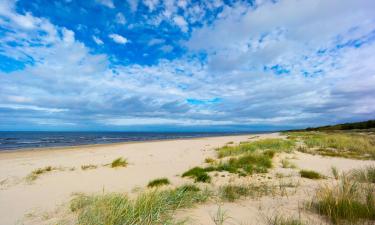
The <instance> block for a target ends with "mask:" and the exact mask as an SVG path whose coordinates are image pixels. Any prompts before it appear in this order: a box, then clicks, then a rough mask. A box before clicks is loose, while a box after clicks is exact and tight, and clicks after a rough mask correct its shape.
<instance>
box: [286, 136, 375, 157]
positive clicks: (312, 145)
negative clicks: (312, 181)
mask: <svg viewBox="0 0 375 225" xmlns="http://www.w3.org/2000/svg"><path fill="white" fill-rule="evenodd" d="M287 134H288V136H289V139H293V140H297V139H298V140H301V141H303V143H304V145H305V146H304V147H300V148H298V150H299V151H302V152H305V153H312V154H319V155H323V156H333V157H343V158H354V159H375V144H374V143H375V138H374V136H372V135H367V134H363V133H355V132H290V133H287Z"/></svg>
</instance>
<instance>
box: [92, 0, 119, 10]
mask: <svg viewBox="0 0 375 225" xmlns="http://www.w3.org/2000/svg"><path fill="white" fill-rule="evenodd" d="M96 2H97V3H99V4H102V5H104V6H106V7H108V8H111V9H114V8H115V5H114V4H113V1H112V0H96Z"/></svg>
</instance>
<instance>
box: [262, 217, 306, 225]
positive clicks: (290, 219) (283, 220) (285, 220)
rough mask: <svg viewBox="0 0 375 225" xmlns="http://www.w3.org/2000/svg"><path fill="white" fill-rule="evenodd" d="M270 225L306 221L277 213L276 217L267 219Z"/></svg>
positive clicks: (302, 223)
mask: <svg viewBox="0 0 375 225" xmlns="http://www.w3.org/2000/svg"><path fill="white" fill-rule="evenodd" d="M267 224H268V225H305V222H303V221H302V220H301V219H299V218H293V217H284V216H280V215H276V216H274V217H271V218H268V219H267Z"/></svg>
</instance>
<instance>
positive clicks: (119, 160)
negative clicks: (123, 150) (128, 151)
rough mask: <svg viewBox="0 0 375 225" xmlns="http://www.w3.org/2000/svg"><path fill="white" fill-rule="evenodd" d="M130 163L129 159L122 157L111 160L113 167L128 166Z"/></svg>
mask: <svg viewBox="0 0 375 225" xmlns="http://www.w3.org/2000/svg"><path fill="white" fill-rule="evenodd" d="M127 165H128V161H127V160H126V159H124V158H122V157H119V158H117V159H115V160H113V161H112V162H111V167H112V168H115V167H126V166H127Z"/></svg>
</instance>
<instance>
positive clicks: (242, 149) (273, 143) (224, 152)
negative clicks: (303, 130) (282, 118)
mask: <svg viewBox="0 0 375 225" xmlns="http://www.w3.org/2000/svg"><path fill="white" fill-rule="evenodd" d="M294 146H295V143H294V141H293V140H285V139H281V138H267V139H262V140H257V141H250V142H242V143H240V144H239V145H233V146H232V145H225V146H223V147H221V148H218V149H216V150H217V154H218V157H219V158H223V157H227V156H234V155H240V154H243V153H249V152H254V151H257V150H258V151H259V150H261V151H266V150H270V151H273V152H281V151H284V152H291V151H292V150H293V148H294Z"/></svg>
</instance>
